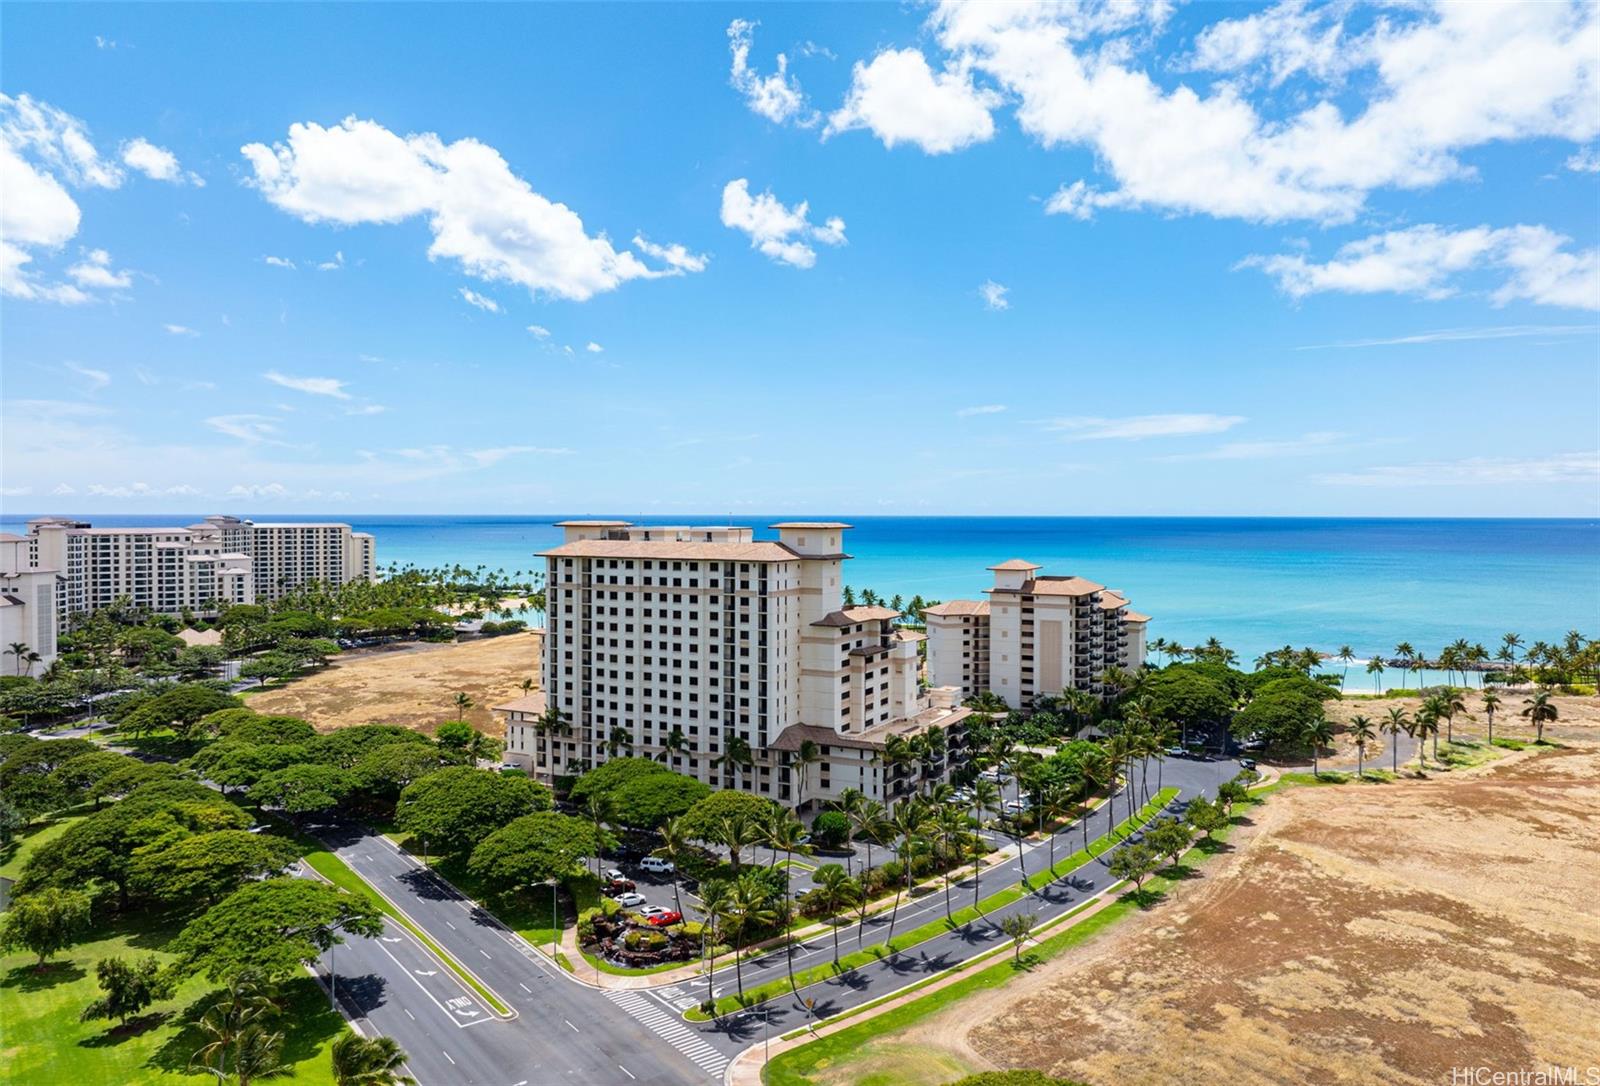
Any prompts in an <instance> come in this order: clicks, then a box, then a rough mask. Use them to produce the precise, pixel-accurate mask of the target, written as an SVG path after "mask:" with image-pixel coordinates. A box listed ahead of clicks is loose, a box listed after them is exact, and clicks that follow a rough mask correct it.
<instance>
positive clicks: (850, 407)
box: [0, 4, 1600, 516]
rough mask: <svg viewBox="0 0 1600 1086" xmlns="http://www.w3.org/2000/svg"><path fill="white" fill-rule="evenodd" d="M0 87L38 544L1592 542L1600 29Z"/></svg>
mask: <svg viewBox="0 0 1600 1086" xmlns="http://www.w3.org/2000/svg"><path fill="white" fill-rule="evenodd" d="M780 55H781V56H782V58H783V59H782V61H781V62H780V59H779V58H780ZM0 71H3V75H0V92H3V94H4V95H5V99H4V101H3V102H0V150H3V151H4V153H5V158H4V165H5V171H6V172H5V174H4V184H5V191H6V200H5V210H4V221H3V229H4V237H5V248H4V250H3V255H4V258H5V259H4V264H3V267H0V272H3V275H4V279H3V282H0V288H3V290H4V296H3V299H0V305H3V317H4V320H3V328H0V348H3V374H0V377H3V396H4V408H5V432H4V464H3V466H0V484H3V487H4V490H3V500H4V504H5V508H6V510H7V511H8V512H19V511H29V512H55V511H60V512H140V511H144V510H149V511H152V512H154V511H162V510H171V509H179V508H181V509H194V508H202V507H203V508H207V509H211V508H215V509H218V510H240V509H248V510H250V511H254V512H267V513H270V512H275V511H283V512H289V511H315V512H329V513H332V512H347V513H349V512H358V511H359V512H388V511H431V512H450V511H464V512H501V511H506V512H520V513H536V512H543V511H579V510H609V511H617V510H627V511H636V512H662V513H668V512H672V511H675V510H682V511H684V512H702V513H706V512H724V511H726V512H734V513H737V511H738V510H740V509H757V510H767V511H770V510H773V509H786V510H790V511H791V512H793V513H796V514H800V513H835V514H845V513H883V514H891V513H897V512H898V513H908V514H916V513H973V514H983V513H1036V514H1043V513H1060V514H1077V513H1081V514H1119V513H1129V514H1135V513H1137V514H1146V513H1156V514H1159V513H1172V514H1228V513H1238V514H1274V515H1276V514H1284V515H1297V514H1352V515H1361V514H1373V515H1434V514H1438V515H1585V516H1594V515H1600V453H1597V449H1600V331H1597V319H1600V318H1597V309H1600V259H1597V249H1596V246H1597V244H1600V172H1597V171H1600V91H1597V89H1596V88H1597V87H1600V8H1596V7H1595V6H1593V5H1576V6H1573V7H1563V6H1562V5H1559V4H1540V5H1532V4H1525V5H1520V6H1517V5H1512V6H1509V7H1506V8H1497V7H1495V6H1493V5H1490V4H1474V5H1457V6H1455V7H1453V8H1446V9H1441V10H1428V9H1416V10H1401V9H1373V8H1366V7H1362V6H1359V5H1346V4H1341V5H1336V6H1320V7H1319V6H1302V5H1299V4H1280V5H1276V6H1249V7H1246V6H1230V5H1223V4H1204V5H1191V6H1181V5H1180V6H1176V7H1171V6H1167V5H1160V4H1156V5H1148V6H1138V7H1135V6H1129V5H1118V6H1115V7H1100V6H1097V5H1068V6H1062V7H1046V6H1030V7H1025V8H1011V7H1009V6H1007V5H1002V4H991V5H984V6H982V7H977V8H960V7H953V6H950V7H930V6H917V5H905V6H900V5H883V6H867V5H827V6H805V5H784V6H771V7H769V6H758V5H734V6H721V5H693V6H666V5H655V6H644V5H630V6H615V7H613V6H598V5H582V6H576V5H575V6H563V7H554V6H528V7H513V6H505V5H495V6H469V5H449V6H437V7H435V6H425V5H405V6H384V7H363V6H354V5H346V6H337V7H319V6H312V5H271V6H268V5H251V6H244V5H216V6H195V5H185V6H155V5H119V6H109V7H107V6H95V5H50V6H45V5H32V4H25V5H10V6H8V8H7V13H6V28H5V36H4V38H3V40H0ZM801 205H804V207H802V206H801ZM269 258H270V259H269Z"/></svg>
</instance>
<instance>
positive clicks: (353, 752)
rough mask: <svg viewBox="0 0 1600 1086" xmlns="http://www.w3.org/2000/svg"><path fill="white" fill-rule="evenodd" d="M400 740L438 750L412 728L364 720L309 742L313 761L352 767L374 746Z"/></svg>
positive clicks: (387, 744) (345, 767) (399, 741)
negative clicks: (370, 722)
mask: <svg viewBox="0 0 1600 1086" xmlns="http://www.w3.org/2000/svg"><path fill="white" fill-rule="evenodd" d="M400 743H408V744H411V745H414V746H418V747H426V748H427V749H429V750H433V751H436V750H437V748H435V746H434V744H433V740H431V739H429V738H428V737H427V736H426V735H423V734H422V733H420V732H414V731H412V730H411V729H409V728H402V727H400V726H399V725H397V724H361V725H358V726H357V727H354V728H340V729H339V730H338V731H334V732H329V733H328V734H327V735H319V736H317V737H316V738H315V739H314V740H312V741H311V743H310V753H311V758H312V760H313V761H318V762H322V763H324V764H325V765H333V766H338V767H339V768H340V769H351V768H353V767H354V766H355V764H356V763H357V762H359V761H360V760H361V758H362V757H363V756H364V755H366V754H367V753H368V752H369V751H371V750H372V749H373V748H375V747H385V746H390V745H395V744H400Z"/></svg>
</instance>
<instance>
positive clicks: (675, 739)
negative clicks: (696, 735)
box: [661, 724, 689, 763]
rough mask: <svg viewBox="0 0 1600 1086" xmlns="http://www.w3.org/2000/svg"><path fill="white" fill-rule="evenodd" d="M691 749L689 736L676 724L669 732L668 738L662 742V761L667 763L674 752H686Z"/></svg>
mask: <svg viewBox="0 0 1600 1086" xmlns="http://www.w3.org/2000/svg"><path fill="white" fill-rule="evenodd" d="M688 750H689V737H688V736H686V735H684V734H683V729H682V728H680V727H678V726H677V725H676V724H674V725H673V726H672V731H670V732H668V733H667V738H666V739H665V740H663V741H662V744H661V761H662V762H663V763H665V762H666V761H667V759H668V758H670V757H671V756H672V755H674V754H686V753H687V752H688Z"/></svg>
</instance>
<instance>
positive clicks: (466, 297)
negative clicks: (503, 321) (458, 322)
mask: <svg viewBox="0 0 1600 1086" xmlns="http://www.w3.org/2000/svg"><path fill="white" fill-rule="evenodd" d="M460 294H461V300H462V301H464V302H466V303H467V304H468V305H470V306H473V307H475V308H477V309H481V310H483V311H484V312H485V313H498V312H500V303H499V302H497V301H495V300H494V299H493V298H490V297H488V296H486V295H483V294H479V293H478V292H477V291H475V290H468V289H467V288H466V287H462V288H461V290H460Z"/></svg>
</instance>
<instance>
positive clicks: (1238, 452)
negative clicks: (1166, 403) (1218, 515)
mask: <svg viewBox="0 0 1600 1086" xmlns="http://www.w3.org/2000/svg"><path fill="white" fill-rule="evenodd" d="M1349 436H1350V435H1349V434H1343V433H1339V432H1338V431H1336V430H1318V431H1315V432H1313V433H1309V434H1303V435H1301V436H1300V437H1296V438H1288V439H1285V440H1281V441H1230V442H1227V443H1226V444H1223V445H1219V446H1217V447H1216V448H1215V449H1208V450H1207V451H1205V452H1198V453H1174V454H1173V455H1171V456H1157V457H1153V458H1152V459H1155V460H1161V461H1181V460H1276V459H1278V458H1279V457H1284V456H1311V455H1315V454H1318V453H1324V452H1327V451H1328V449H1329V448H1330V447H1333V446H1337V445H1339V444H1340V443H1341V442H1343V441H1345V440H1346V439H1348V438H1349Z"/></svg>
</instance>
